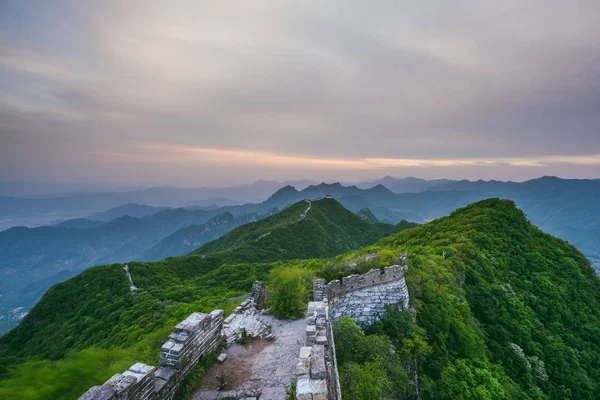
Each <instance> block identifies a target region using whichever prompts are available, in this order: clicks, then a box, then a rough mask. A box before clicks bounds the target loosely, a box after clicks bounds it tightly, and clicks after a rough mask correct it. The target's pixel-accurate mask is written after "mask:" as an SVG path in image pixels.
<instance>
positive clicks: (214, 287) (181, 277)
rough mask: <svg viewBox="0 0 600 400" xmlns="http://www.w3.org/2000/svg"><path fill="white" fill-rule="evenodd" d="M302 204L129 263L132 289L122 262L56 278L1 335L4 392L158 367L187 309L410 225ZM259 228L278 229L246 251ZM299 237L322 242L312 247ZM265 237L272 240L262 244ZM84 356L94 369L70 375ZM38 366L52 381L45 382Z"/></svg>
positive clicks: (27, 392) (83, 386)
mask: <svg viewBox="0 0 600 400" xmlns="http://www.w3.org/2000/svg"><path fill="white" fill-rule="evenodd" d="M305 209H306V203H305V202H300V203H298V204H296V205H295V206H292V207H290V208H288V209H286V210H284V211H283V212H281V213H279V214H276V215H274V216H272V217H269V218H267V219H264V220H261V221H259V222H255V223H252V224H249V225H245V226H242V227H240V228H238V229H236V230H234V231H232V232H230V233H229V234H228V235H226V236H225V237H223V239H222V240H221V242H220V245H219V249H218V251H217V252H215V253H211V254H208V252H203V255H189V256H183V257H176V258H168V259H165V260H162V261H159V262H153V263H150V262H147V263H144V262H132V263H129V269H130V272H131V275H132V279H133V281H134V283H135V285H136V286H137V287H138V290H137V291H136V292H135V293H133V294H132V293H130V291H129V284H128V282H127V279H126V277H125V272H124V271H123V267H122V265H120V264H114V265H107V266H101V267H95V268H91V269H88V270H86V271H84V272H82V273H81V274H79V275H78V276H76V277H73V278H71V279H69V280H67V281H65V282H63V283H60V284H57V285H55V286H53V287H52V288H50V289H49V290H48V292H47V293H46V294H45V295H44V296H43V297H42V299H41V300H40V301H39V302H38V304H37V305H36V306H35V307H34V308H33V309H32V310H31V312H30V314H29V315H28V316H27V317H25V318H24V319H23V320H22V322H21V323H20V324H19V326H18V327H17V328H15V329H14V330H13V331H11V332H10V333H8V334H6V335H5V336H2V337H1V338H0V379H1V380H0V398H23V399H45V398H49V397H51V398H67V399H68V398H76V397H77V396H78V395H80V394H82V393H83V392H85V391H86V390H87V389H89V387H91V386H93V385H97V384H101V383H102V382H104V381H105V380H106V379H108V378H109V377H110V376H112V375H113V374H114V373H117V372H122V371H123V370H125V369H127V368H128V367H129V366H131V365H132V364H134V363H135V362H138V361H140V362H145V363H147V364H150V365H155V364H156V363H157V362H158V356H159V350H158V349H159V348H160V346H161V345H162V343H164V341H165V340H166V337H167V335H168V334H169V333H171V331H172V329H173V326H174V325H175V324H176V323H178V322H180V321H181V320H183V319H184V318H186V317H187V316H188V315H189V314H190V313H192V312H194V311H201V312H210V311H212V310H213V309H216V308H221V309H225V311H226V314H227V313H228V312H229V311H230V310H231V309H233V308H234V307H235V306H236V305H237V304H235V303H227V301H226V299H227V298H230V297H236V296H239V295H242V294H245V293H248V292H249V291H250V288H251V287H252V283H253V282H254V281H255V280H263V281H268V275H269V272H270V271H271V270H272V269H273V268H276V267H291V266H294V267H297V268H303V269H306V270H314V269H316V265H317V263H318V262H319V261H311V260H305V261H292V260H289V261H285V260H286V259H287V258H292V257H297V256H298V255H299V254H301V255H302V256H304V257H306V258H310V257H315V256H317V255H319V256H322V255H327V256H333V255H336V254H337V253H336V252H343V251H346V250H348V249H357V248H359V247H361V246H363V245H366V244H369V243H374V242H375V241H376V240H377V239H379V238H381V237H383V236H384V235H387V234H389V233H390V232H396V231H397V230H398V229H402V228H403V226H404V225H399V226H396V227H394V226H391V225H385V224H379V225H378V226H377V227H373V225H369V224H368V223H366V222H364V221H362V220H360V218H359V217H358V216H356V215H354V214H353V213H351V212H350V211H348V210H346V209H344V208H343V207H342V206H341V205H340V204H339V203H337V202H335V201H334V200H321V201H315V202H313V203H312V208H311V210H310V211H309V213H308V215H307V216H306V217H305V218H304V219H302V220H299V216H300V212H301V211H299V210H302V211H304V210H305ZM317 216H319V217H317ZM324 216H327V218H324ZM320 219H323V220H324V222H323V224H320V223H319V221H320ZM254 227H258V228H261V227H262V228H264V229H268V230H269V231H271V232H272V234H271V235H269V236H268V237H265V238H263V239H261V240H259V241H258V242H256V243H257V244H259V245H256V244H253V243H248V244H247V246H246V247H245V248H246V249H247V251H240V246H236V244H237V243H238V242H239V239H238V238H240V230H241V232H242V233H244V234H247V235H251V232H252V231H253V229H255V228H254ZM366 227H371V228H368V229H367V230H365V229H363V228H366ZM229 235H234V237H235V239H233V240H232V239H231V238H228V236H229ZM242 236H243V237H244V238H247V237H249V236H246V235H242ZM256 236H259V235H256ZM267 238H270V239H269V240H273V241H267V240H265V239H267ZM303 238H309V239H310V240H312V241H315V242H319V243H321V244H322V246H319V247H316V248H315V249H314V251H313V252H312V253H311V251H312V250H311V249H310V247H309V246H305V245H304V244H303V241H304V239H303ZM263 240H264V241H263ZM222 243H231V244H232V245H231V248H230V249H228V248H226V246H223V245H222ZM262 243H265V244H268V245H267V246H266V249H263V248H261V247H260V246H261V245H262ZM298 249H300V250H298ZM273 261H276V262H273ZM307 294H308V292H307ZM81 359H90V362H89V364H90V365H95V366H96V367H95V368H90V369H85V368H81V369H78V373H77V374H71V371H72V369H73V368H76V366H77V365H79V363H80V361H79V360H81ZM48 371H52V373H51V374H50V373H48ZM40 374H45V376H46V375H47V376H49V377H52V380H48V381H47V383H45V382H46V380H45V378H42V377H41V376H40ZM75 378H76V379H75ZM50 386H52V387H50ZM48 393H52V396H48Z"/></svg>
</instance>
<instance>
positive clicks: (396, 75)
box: [0, 0, 600, 186]
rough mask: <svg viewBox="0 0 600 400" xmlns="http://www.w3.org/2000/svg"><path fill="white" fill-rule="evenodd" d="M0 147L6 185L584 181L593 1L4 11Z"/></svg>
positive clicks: (594, 74) (598, 111)
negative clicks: (386, 178)
mask: <svg viewBox="0 0 600 400" xmlns="http://www.w3.org/2000/svg"><path fill="white" fill-rule="evenodd" d="M50 3H52V4H50ZM0 135H1V136H0V140H1V142H0V179H11V180H15V179H23V180H60V181H65V180H79V181H82V180H90V181H114V182H121V183H123V182H130V183H141V184H176V185H188V186H191V185H198V184H207V183H208V184H211V183H215V182H242V181H251V180H255V179H258V178H268V179H280V180H285V179H298V178H312V179H326V180H336V179H340V180H352V179H357V180H358V179H365V178H370V177H378V176H382V175H384V174H392V175H395V176H406V175H416V176H421V177H427V178H431V177H450V178H463V177H466V178H471V179H474V178H484V179H490V178H498V179H512V180H522V179H527V178H531V177H535V176H540V175H544V174H553V175H560V176H564V177H600V3H599V2H598V1H597V0H583V1H578V0H572V1H564V0H504V1H494V2H492V1H484V2H482V1H477V0H456V1H425V2H414V1H399V0H394V1H369V2H347V1H339V2H338V1H329V0H328V1H297V2H288V1H280V0H273V1H243V2H239V1H235V2H234V1H231V2H223V1H221V2H214V1H210V2H205V1H197V0H196V1H169V2H166V1H160V2H159V1H146V0H140V1H81V0H77V1H75V0H73V1H54V2H48V1H45V0H40V1H32V0H30V1H20V0H7V1H3V2H2V3H1V4H0Z"/></svg>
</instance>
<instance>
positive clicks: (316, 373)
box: [310, 345, 327, 379]
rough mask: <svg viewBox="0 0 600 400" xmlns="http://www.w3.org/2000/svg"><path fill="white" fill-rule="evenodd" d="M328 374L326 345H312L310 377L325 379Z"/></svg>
mask: <svg viewBox="0 0 600 400" xmlns="http://www.w3.org/2000/svg"><path fill="white" fill-rule="evenodd" d="M326 374H327V368H326V366H325V347H324V346H323V345H315V346H313V347H312V351H311V356H310V377H311V379H325V376H326Z"/></svg>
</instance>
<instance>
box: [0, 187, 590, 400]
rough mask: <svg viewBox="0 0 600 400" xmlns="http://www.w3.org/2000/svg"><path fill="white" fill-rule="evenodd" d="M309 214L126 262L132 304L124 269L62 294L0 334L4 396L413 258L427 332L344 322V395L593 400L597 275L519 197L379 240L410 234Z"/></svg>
mask: <svg viewBox="0 0 600 400" xmlns="http://www.w3.org/2000/svg"><path fill="white" fill-rule="evenodd" d="M306 207H307V204H306V203H305V202H300V203H298V204H295V205H294V206H291V207H289V208H288V209H286V210H284V211H283V212H281V213H280V214H277V215H275V216H273V217H269V218H267V219H264V220H261V221H259V222H256V223H252V224H249V225H245V226H242V227H240V228H237V229H236V230H234V231H232V232H230V233H229V234H228V235H226V236H225V237H223V238H222V239H219V240H217V241H215V242H213V243H210V244H207V245H205V246H203V247H202V248H200V249H199V251H198V254H194V255H190V256H185V257H178V258H170V259H166V260H163V261H160V262H157V263H130V264H129V266H130V270H131V274H132V277H133V281H134V283H135V285H136V286H137V287H138V288H140V289H139V290H138V291H137V292H136V293H134V294H131V293H130V292H129V288H128V283H127V281H126V279H125V275H124V272H123V270H122V267H121V266H120V265H109V266H103V267H98V268H92V269H90V270H87V271H85V272H84V273H82V274H80V275H79V276H77V277H75V278H72V279H70V280H68V281H66V282H64V283H62V284H59V285H56V286H54V287H53V288H52V289H51V290H49V291H48V293H47V294H46V295H45V296H44V297H43V299H42V300H41V301H40V302H39V303H38V305H37V306H36V307H35V308H34V309H33V310H32V312H31V313H30V314H29V315H28V316H27V317H26V318H25V319H24V320H23V321H22V323H21V324H20V325H19V326H18V327H17V328H16V329H15V330H14V331H12V332H11V333H9V334H8V335H6V336H4V337H2V338H0V357H2V359H0V366H1V368H3V369H2V370H0V378H3V380H2V381H0V398H5V397H6V398H25V399H41V398H49V397H50V398H54V397H56V398H74V397H76V396H77V395H78V394H81V393H82V392H83V391H85V390H86V389H87V388H88V387H90V386H92V385H95V384H99V383H101V382H103V381H104V380H105V379H107V378H108V377H110V375H112V374H113V373H114V372H119V371H122V370H123V369H125V368H127V367H128V366H129V365H131V364H133V363H134V362H136V361H143V362H147V363H151V364H152V363H155V362H156V359H157V357H158V351H157V348H158V346H160V344H161V343H162V342H163V341H164V339H165V337H166V335H167V334H168V333H169V332H170V331H171V329H172V327H173V325H174V324H175V323H176V322H179V321H180V320H182V319H183V318H185V317H186V316H187V315H188V314H189V313H191V312H192V311H198V310H199V311H210V310H212V309H214V308H217V307H225V306H226V305H228V306H229V307H230V308H229V309H231V307H234V306H235V304H228V303H226V301H225V300H226V299H227V298H228V297H234V296H237V295H240V294H243V293H247V292H248V291H249V289H250V287H251V285H252V282H253V281H254V280H256V279H260V280H265V281H267V284H268V286H270V287H272V288H273V289H274V292H275V293H277V291H278V290H279V289H281V288H286V287H287V288H288V289H287V290H290V289H289V288H291V291H292V292H293V293H295V294H294V296H293V297H294V301H293V302H291V303H290V304H291V305H290V306H288V305H287V304H286V305H285V307H283V309H284V310H287V311H289V310H294V309H297V308H298V307H299V306H300V300H301V299H304V297H303V296H305V295H309V294H310V285H309V278H305V277H310V276H319V277H322V278H324V279H326V280H331V279H338V278H340V277H342V276H345V275H348V274H351V273H362V272H365V271H367V270H368V269H370V268H378V267H383V266H387V265H390V264H393V263H394V262H395V261H396V259H397V257H398V254H399V253H400V252H404V251H406V250H408V251H409V255H410V257H409V270H408V272H407V273H406V279H407V284H408V287H409V291H410V294H411V302H412V305H413V306H414V308H415V310H416V325H414V324H413V322H412V315H410V314H408V312H406V311H403V312H399V311H393V310H388V314H387V317H386V318H384V319H383V320H382V321H381V322H380V323H377V324H375V325H374V326H372V327H371V328H369V329H368V330H366V331H362V330H361V329H360V328H359V327H358V326H356V324H354V323H353V322H352V321H351V320H349V319H342V320H340V322H339V323H338V324H336V337H337V339H336V344H337V346H336V348H337V351H338V358H339V359H338V361H339V365H340V373H341V374H342V388H343V391H344V393H345V394H346V395H347V396H346V397H347V398H357V399H360V398H369V399H378V398H390V397H392V398H393V397H397V396H399V395H401V394H402V393H404V392H405V391H407V390H409V391H410V390H412V388H411V385H410V384H408V385H407V382H410V380H409V378H410V376H411V374H410V372H407V371H410V370H417V371H418V377H419V390H420V393H421V395H422V398H423V399H424V400H429V399H552V400H559V399H560V400H562V399H578V400H579V399H597V398H598V393H600V341H599V340H598V338H599V337H600V281H599V279H598V278H597V277H596V276H595V274H594V272H593V270H592V268H591V267H590V264H589V262H588V261H587V259H586V258H585V257H584V256H583V255H582V254H581V253H579V252H578V251H577V250H576V249H575V248H574V247H573V246H571V245H569V244H568V243H566V242H564V241H562V240H560V239H557V238H554V237H552V236H550V235H547V234H544V233H543V232H541V231H540V230H539V229H537V228H536V227H534V226H532V225H531V224H530V223H529V222H528V221H527V219H526V217H525V215H524V214H523V213H522V212H521V211H520V210H518V209H517V208H516V207H515V205H514V203H512V202H510V201H504V200H498V199H491V200H485V201H481V202H479V203H475V204H473V205H470V206H468V207H465V208H463V209H460V210H457V211H456V212H454V213H452V214H451V215H450V216H448V217H444V218H441V219H439V220H436V221H433V222H431V223H429V224H427V225H422V226H417V227H413V228H412V229H407V230H402V231H400V232H398V233H395V234H393V235H391V236H388V237H385V238H383V239H381V240H380V241H379V242H378V243H376V244H375V245H372V243H373V242H375V241H376V240H377V239H378V238H381V237H382V236H384V235H387V234H388V233H386V231H392V232H393V231H398V230H400V229H401V228H402V227H404V226H406V225H401V226H396V227H392V226H389V225H383V224H368V223H367V222H364V221H362V220H360V218H359V217H357V216H356V215H354V214H352V213H350V212H348V211H347V210H345V209H343V208H342V207H341V206H340V205H339V204H338V203H337V202H335V201H334V200H320V201H315V202H313V203H312V208H311V210H310V211H309V212H308V214H307V216H306V217H305V218H304V219H300V213H301V212H302V211H304V210H305V209H306ZM369 227H370V228H369ZM268 232H271V233H270V234H269V235H266V236H263V235H265V234H266V233H268ZM261 236H262V237H261ZM370 244H371V245H370ZM365 245H370V247H366V248H362V249H360V250H356V249H358V248H360V247H362V246H365ZM348 250H350V251H351V252H350V253H346V254H344V255H341V256H338V257H337V258H335V259H315V258H314V257H333V256H335V255H336V254H338V253H341V252H345V251H348ZM375 253H376V256H374V254H375ZM367 254H369V255H370V256H369V257H366V255H367ZM298 258H305V259H304V260H298ZM367 260H368V261H367ZM271 271H277V272H271ZM281 292H283V290H281ZM303 292H304V293H303ZM280 294H281V293H280ZM280 297H282V296H280ZM272 301H273V300H272ZM282 304H284V303H282ZM287 311H286V312H287ZM390 350H393V351H390ZM82 360H84V361H82ZM82 363H85V364H86V365H90V366H92V367H90V368H88V367H86V366H81V364H82ZM75 369H76V371H74V370H75ZM46 377H50V378H51V379H50V378H46ZM74 377H75V378H74Z"/></svg>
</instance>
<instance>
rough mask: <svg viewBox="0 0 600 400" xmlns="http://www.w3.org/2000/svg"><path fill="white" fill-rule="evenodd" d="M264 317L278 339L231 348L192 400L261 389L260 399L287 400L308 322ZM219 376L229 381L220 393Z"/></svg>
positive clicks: (221, 396)
mask: <svg viewBox="0 0 600 400" xmlns="http://www.w3.org/2000/svg"><path fill="white" fill-rule="evenodd" d="M262 318H264V322H265V323H267V324H269V325H271V326H272V328H273V333H274V334H275V339H274V340H271V341H266V340H257V341H251V342H249V343H248V344H247V345H246V346H241V345H233V346H231V347H230V348H228V349H227V351H226V353H227V359H226V360H225V362H224V363H223V364H217V365H215V366H213V367H212V368H211V370H210V371H209V372H208V374H207V375H206V377H205V379H204V382H203V385H202V388H201V389H200V390H199V391H198V392H196V393H195V395H194V397H193V400H215V399H219V398H225V397H227V396H231V397H233V396H235V395H236V393H240V392H247V393H251V392H252V391H258V390H259V391H260V393H261V395H260V400H284V399H285V387H286V386H289V385H290V383H291V382H292V378H293V376H294V373H295V370H296V364H297V362H298V354H299V352H300V347H302V346H304V344H305V342H306V336H305V328H306V321H305V320H304V319H300V320H297V321H291V322H290V321H278V320H276V319H274V318H272V317H267V316H264V317H262ZM219 376H223V377H224V380H225V382H226V383H225V387H224V388H223V390H222V391H221V392H218V391H217V390H216V389H217V388H218V387H219V384H220V383H221V379H219V378H218V377H219ZM248 397H250V396H248Z"/></svg>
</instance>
